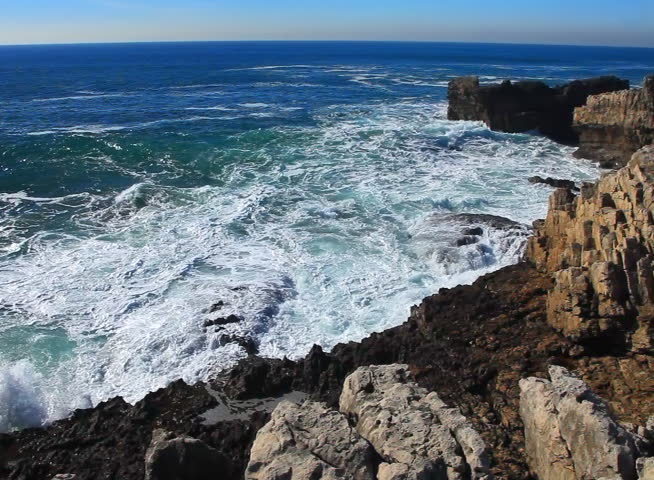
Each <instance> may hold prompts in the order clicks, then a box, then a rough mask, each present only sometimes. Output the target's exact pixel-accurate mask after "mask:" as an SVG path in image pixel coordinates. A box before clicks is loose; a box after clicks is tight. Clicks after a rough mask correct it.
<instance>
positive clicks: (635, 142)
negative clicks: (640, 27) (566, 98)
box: [573, 75, 654, 167]
mask: <svg viewBox="0 0 654 480" xmlns="http://www.w3.org/2000/svg"><path fill="white" fill-rule="evenodd" d="M573 127H574V129H575V130H576V131H577V132H578V133H579V149H578V150H577V151H576V152H575V156H577V157H580V158H590V159H592V160H596V161H599V162H600V164H601V165H603V166H605V167H621V166H624V165H625V164H626V163H627V162H628V161H629V159H630V158H631V155H633V153H634V152H636V150H638V149H640V148H641V147H644V146H646V145H649V144H651V143H654V75H649V76H648V77H645V80H644V81H643V87H642V88H637V89H632V90H623V91H619V92H612V93H603V94H601V95H591V96H589V97H588V99H587V101H586V105H585V106H581V107H579V108H577V109H575V112H574V122H573Z"/></svg>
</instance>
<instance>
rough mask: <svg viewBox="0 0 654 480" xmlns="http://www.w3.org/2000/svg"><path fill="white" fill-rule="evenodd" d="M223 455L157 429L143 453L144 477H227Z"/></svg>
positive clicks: (158, 479)
mask: <svg viewBox="0 0 654 480" xmlns="http://www.w3.org/2000/svg"><path fill="white" fill-rule="evenodd" d="M229 470H230V464H229V462H228V460H227V459H226V458H225V456H224V455H223V454H222V453H221V452H219V451H218V450H216V449H214V448H211V447H210V446H208V445H207V444H206V443H204V442H203V441H201V440H198V439H196V438H191V437H188V436H186V435H183V436H179V437H177V436H175V434H173V433H171V432H166V431H165V430H161V429H157V430H155V431H154V432H152V441H151V442H150V446H149V447H148V451H147V452H146V454H145V480H214V479H215V478H220V477H229V475H230V471H229Z"/></svg>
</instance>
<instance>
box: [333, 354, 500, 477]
mask: <svg viewBox="0 0 654 480" xmlns="http://www.w3.org/2000/svg"><path fill="white" fill-rule="evenodd" d="M340 408H341V411H342V412H343V413H345V414H347V415H350V416H351V417H352V418H353V419H354V421H355V422H356V428H357V431H358V432H359V433H360V434H361V436H363V437H364V438H366V439H367V440H368V441H369V442H370V443H371V444H372V446H373V447H374V448H375V450H376V451H377V453H378V454H379V455H381V457H382V459H383V460H384V461H385V462H386V464H382V466H380V472H379V478H385V479H419V478H434V479H448V480H454V479H463V478H473V479H482V478H483V479H489V478H490V475H489V470H488V468H489V463H490V462H489V454H488V451H487V449H486V446H485V444H484V442H483V440H482V439H481V437H480V436H479V434H478V433H477V432H476V431H475V430H474V429H473V428H472V425H471V424H470V423H469V422H468V421H467V420H466V419H465V417H463V415H461V413H460V412H459V411H458V409H454V408H448V407H447V406H446V405H445V404H444V403H443V402H442V401H441V400H440V398H439V397H438V395H437V394H436V393H433V392H432V393H429V394H428V393H427V391H426V390H425V389H423V388H420V387H418V386H417V385H416V384H415V383H413V382H412V381H411V380H410V374H409V371H408V367H407V366H406V365H397V364H396V365H382V366H369V367H361V368H359V369H358V370H356V371H355V372H354V373H352V374H351V375H350V376H349V377H347V379H346V380H345V383H344V385H343V391H342V393H341V397H340Z"/></svg>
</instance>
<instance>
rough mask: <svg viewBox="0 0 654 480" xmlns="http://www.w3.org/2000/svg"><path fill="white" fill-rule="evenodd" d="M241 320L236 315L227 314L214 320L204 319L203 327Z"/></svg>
mask: <svg viewBox="0 0 654 480" xmlns="http://www.w3.org/2000/svg"><path fill="white" fill-rule="evenodd" d="M241 320H243V319H242V318H241V317H239V316H238V315H229V316H227V317H218V318H216V319H214V320H206V321H205V322H204V328H207V327H212V326H214V325H229V324H230V323H238V322H240V321H241Z"/></svg>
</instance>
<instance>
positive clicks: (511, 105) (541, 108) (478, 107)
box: [447, 76, 629, 144]
mask: <svg viewBox="0 0 654 480" xmlns="http://www.w3.org/2000/svg"><path fill="white" fill-rule="evenodd" d="M627 88H629V82H628V81H627V80H621V79H619V78H617V77H613V76H605V77H597V78H589V79H585V80H575V81H573V82H570V83H567V84H565V85H561V86H558V87H549V86H548V85H546V84H545V83H543V82H534V81H529V82H516V83H512V82H511V81H509V80H506V81H504V82H502V83H501V84H499V85H497V84H495V85H483V86H482V85H479V78H478V77H459V78H456V79H454V80H452V81H451V82H450V83H449V88H448V95H447V97H448V101H449V107H448V110H447V118H448V119H449V120H481V121H483V122H485V123H486V125H488V126H489V128H490V129H491V130H499V131H502V132H510V133H517V132H526V131H529V130H539V131H540V132H541V133H542V134H544V135H546V136H548V137H550V138H552V139H554V140H556V141H559V142H563V143H570V144H575V143H576V142H577V141H578V135H577V133H576V131H575V130H574V129H573V128H572V120H573V111H574V109H575V107H579V106H581V105H584V104H585V103H586V99H587V97H588V96H589V95H595V94H599V93H604V92H613V91H616V90H624V89H627Z"/></svg>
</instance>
